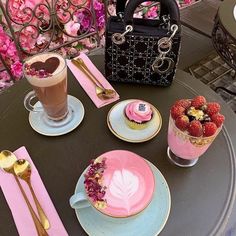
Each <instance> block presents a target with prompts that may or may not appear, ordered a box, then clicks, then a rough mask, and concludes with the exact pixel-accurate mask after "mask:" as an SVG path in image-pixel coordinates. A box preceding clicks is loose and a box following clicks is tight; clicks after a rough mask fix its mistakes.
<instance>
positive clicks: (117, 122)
mask: <svg viewBox="0 0 236 236" xmlns="http://www.w3.org/2000/svg"><path fill="white" fill-rule="evenodd" d="M135 100H137V99H129V100H124V101H121V102H119V103H117V104H116V105H114V106H113V107H112V108H111V110H110V111H109V112H108V115H107V125H108V127H109V129H110V131H111V132H112V133H113V134H114V135H115V136H116V137H118V138H119V139H122V140H124V141H127V142H131V143H141V142H146V141H148V140H150V139H152V138H154V137H155V136H156V135H157V134H158V132H159V131H160V129H161V126H162V118H161V114H160V112H159V111H158V110H157V109H156V108H155V107H154V106H153V105H152V108H153V118H152V121H151V122H150V124H149V125H148V127H147V128H145V129H142V130H135V129H131V128H130V127H128V126H127V124H126V123H125V118H124V108H125V106H126V105H127V104H128V103H130V102H132V101H135Z"/></svg>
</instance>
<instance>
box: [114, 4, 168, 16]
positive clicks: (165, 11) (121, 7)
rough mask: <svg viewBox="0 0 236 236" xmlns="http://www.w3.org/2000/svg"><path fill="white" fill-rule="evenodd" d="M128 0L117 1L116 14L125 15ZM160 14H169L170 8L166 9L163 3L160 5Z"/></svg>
mask: <svg viewBox="0 0 236 236" xmlns="http://www.w3.org/2000/svg"><path fill="white" fill-rule="evenodd" d="M130 1H132V0H130ZM126 2H127V0H117V1H116V15H119V14H122V15H124V12H125V4H126ZM160 8H161V9H160V16H164V15H167V14H168V9H166V7H165V5H164V4H163V5H161V7H160Z"/></svg>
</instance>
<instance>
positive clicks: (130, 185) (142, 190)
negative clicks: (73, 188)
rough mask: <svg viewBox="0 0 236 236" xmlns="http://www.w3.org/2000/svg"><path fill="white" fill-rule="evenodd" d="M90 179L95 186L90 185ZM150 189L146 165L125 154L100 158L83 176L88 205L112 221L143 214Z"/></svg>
mask: <svg viewBox="0 0 236 236" xmlns="http://www.w3.org/2000/svg"><path fill="white" fill-rule="evenodd" d="M96 165H97V167H98V168H97V167H96ZM91 179H92V180H91ZM94 179H95V180H96V182H97V183H93V184H92V183H91V182H90V181H93V180H94ZM98 185H99V186H98ZM154 186H155V180H154V176H153V173H152V170H151V168H150V167H149V165H148V163H147V162H146V161H145V160H144V159H143V158H141V157H140V156H138V155H136V154H134V153H132V152H128V151H121V150H118V151H111V152H107V153H105V154H103V155H102V156H100V157H98V158H97V159H95V160H94V161H93V163H92V164H91V165H90V168H89V169H88V171H87V173H86V174H85V189H86V192H87V194H88V196H89V199H90V200H91V202H92V204H93V205H94V206H95V207H96V208H97V209H98V210H100V211H101V212H102V213H104V214H106V215H109V216H112V217H129V216H132V215H135V214H137V213H139V212H141V211H142V210H144V209H145V208H146V207H147V205H148V204H149V203H150V201H151V199H152V196H153V192H154ZM91 189H92V191H91Z"/></svg>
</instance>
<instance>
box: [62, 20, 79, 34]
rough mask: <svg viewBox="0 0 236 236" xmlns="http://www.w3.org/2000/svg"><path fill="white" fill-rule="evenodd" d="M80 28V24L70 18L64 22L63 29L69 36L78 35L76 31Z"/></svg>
mask: <svg viewBox="0 0 236 236" xmlns="http://www.w3.org/2000/svg"><path fill="white" fill-rule="evenodd" d="M79 29H80V24H79V23H77V22H75V21H73V20H71V21H69V22H68V23H66V24H65V31H66V33H67V34H69V35H71V36H78V31H79Z"/></svg>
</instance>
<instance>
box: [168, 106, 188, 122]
mask: <svg viewBox="0 0 236 236" xmlns="http://www.w3.org/2000/svg"><path fill="white" fill-rule="evenodd" d="M184 111H185V109H184V108H183V107H181V106H175V105H174V106H172V107H171V110H170V113H171V116H172V118H173V119H174V120H176V118H177V117H178V116H181V115H183V114H184Z"/></svg>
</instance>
